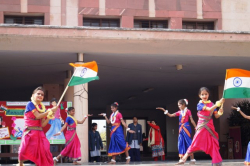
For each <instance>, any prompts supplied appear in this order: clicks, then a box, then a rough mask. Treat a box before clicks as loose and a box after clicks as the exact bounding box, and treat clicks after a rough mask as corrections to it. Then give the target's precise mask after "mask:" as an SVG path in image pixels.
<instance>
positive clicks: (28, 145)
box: [18, 102, 54, 166]
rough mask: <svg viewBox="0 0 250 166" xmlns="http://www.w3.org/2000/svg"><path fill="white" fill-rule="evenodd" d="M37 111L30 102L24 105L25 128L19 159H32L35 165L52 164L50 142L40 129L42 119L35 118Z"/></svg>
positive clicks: (46, 165) (44, 165)
mask: <svg viewBox="0 0 250 166" xmlns="http://www.w3.org/2000/svg"><path fill="white" fill-rule="evenodd" d="M36 111H38V110H37V109H36V107H35V106H34V104H33V103H32V102H29V103H28V104H27V105H26V109H25V113H24V122H25V127H26V128H25V130H24V133H23V136H22V140H21V145H20V148H19V151H18V158H19V160H30V161H33V162H34V163H35V164H36V165H37V166H53V165H54V162H53V156H52V154H51V153H50V143H49V141H48V140H47V138H46V137H45V134H44V132H43V129H42V120H41V119H36V117H35V115H34V112H36Z"/></svg>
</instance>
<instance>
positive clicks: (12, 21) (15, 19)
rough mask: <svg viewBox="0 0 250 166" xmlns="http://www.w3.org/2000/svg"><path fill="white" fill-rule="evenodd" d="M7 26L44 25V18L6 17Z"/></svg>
mask: <svg viewBox="0 0 250 166" xmlns="http://www.w3.org/2000/svg"><path fill="white" fill-rule="evenodd" d="M4 23H5V24H27V25H29V24H36V25H44V17H43V16H5V17H4Z"/></svg>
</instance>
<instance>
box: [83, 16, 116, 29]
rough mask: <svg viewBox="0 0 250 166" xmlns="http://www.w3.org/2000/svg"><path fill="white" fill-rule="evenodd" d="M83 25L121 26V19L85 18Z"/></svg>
mask: <svg viewBox="0 0 250 166" xmlns="http://www.w3.org/2000/svg"><path fill="white" fill-rule="evenodd" d="M83 26H88V27H120V20H119V19H106V18H105V19H99V18H83Z"/></svg>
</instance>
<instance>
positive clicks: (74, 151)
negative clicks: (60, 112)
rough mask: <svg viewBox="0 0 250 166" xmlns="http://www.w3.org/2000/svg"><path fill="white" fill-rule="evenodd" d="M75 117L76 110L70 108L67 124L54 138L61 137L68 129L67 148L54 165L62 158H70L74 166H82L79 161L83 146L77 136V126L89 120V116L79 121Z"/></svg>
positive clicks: (56, 158)
mask: <svg viewBox="0 0 250 166" xmlns="http://www.w3.org/2000/svg"><path fill="white" fill-rule="evenodd" d="M74 115H75V108H74V107H69V108H68V117H67V118H66V121H65V124H64V126H63V127H62V129H61V131H59V132H58V133H56V134H55V135H54V136H58V135H60V134H61V133H62V132H63V130H64V129H65V128H66V127H67V131H66V133H65V139H66V144H65V148H64V149H63V150H62V152H61V153H60V154H59V155H58V156H57V157H54V158H53V160H54V164H55V165H56V163H57V162H58V161H59V159H60V157H68V158H69V159H71V160H72V161H73V165H81V164H80V163H78V162H77V161H80V160H81V156H82V154H81V144H80V140H79V138H78V136H77V134H76V126H77V124H83V123H84V121H85V120H86V119H87V117H88V116H92V115H88V116H86V115H85V117H84V119H83V120H81V121H79V120H76V119H75V118H74Z"/></svg>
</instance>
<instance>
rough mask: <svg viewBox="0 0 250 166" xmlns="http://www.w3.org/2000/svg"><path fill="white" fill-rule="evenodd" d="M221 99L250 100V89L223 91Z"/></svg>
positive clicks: (237, 88) (236, 88)
mask: <svg viewBox="0 0 250 166" xmlns="http://www.w3.org/2000/svg"><path fill="white" fill-rule="evenodd" d="M223 98H225V99H232V98H250V88H239V87H235V88H230V89H226V90H224V95H223Z"/></svg>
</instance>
